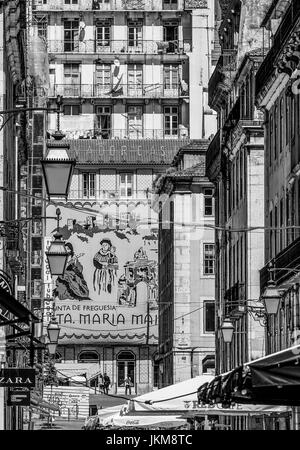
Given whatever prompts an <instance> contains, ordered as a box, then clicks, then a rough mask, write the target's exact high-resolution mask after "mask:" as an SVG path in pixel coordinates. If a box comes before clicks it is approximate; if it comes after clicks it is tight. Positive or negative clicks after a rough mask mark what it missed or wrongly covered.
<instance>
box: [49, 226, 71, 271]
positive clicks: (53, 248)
mask: <svg viewBox="0 0 300 450" xmlns="http://www.w3.org/2000/svg"><path fill="white" fill-rule="evenodd" d="M61 238H62V235H61V234H60V233H55V235H54V241H52V242H51V244H50V247H49V250H48V251H47V252H45V255H46V256H47V259H48V264H49V269H50V273H51V275H52V276H53V275H60V276H62V275H63V274H64V272H65V268H66V264H67V259H68V256H69V253H68V251H67V249H66V246H65V242H64V241H63V240H62V239H61Z"/></svg>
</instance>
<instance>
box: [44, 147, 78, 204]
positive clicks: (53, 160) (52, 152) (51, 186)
mask: <svg viewBox="0 0 300 450" xmlns="http://www.w3.org/2000/svg"><path fill="white" fill-rule="evenodd" d="M68 150H69V145H66V144H59V143H55V144H48V154H47V157H46V158H45V159H42V160H41V164H42V169H43V174H44V180H45V185H46V191H47V195H48V198H49V199H50V197H65V198H66V199H67V197H68V193H69V188H70V183H71V178H72V174H73V170H74V166H75V164H76V160H75V159H70V158H69V155H68Z"/></svg>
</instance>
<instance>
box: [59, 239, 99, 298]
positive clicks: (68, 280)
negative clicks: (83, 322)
mask: <svg viewBox="0 0 300 450" xmlns="http://www.w3.org/2000/svg"><path fill="white" fill-rule="evenodd" d="M66 248H67V251H68V253H69V257H68V261H67V265H66V269H65V273H64V275H63V276H59V277H58V278H57V281H56V288H55V289H54V291H53V295H54V296H55V297H58V298H59V299H60V300H65V299H70V298H74V299H76V300H90V297H89V289H88V286H87V283H86V281H85V279H84V277H83V266H82V264H81V263H80V262H79V258H80V257H81V256H83V255H84V253H80V254H79V255H75V253H74V250H73V246H72V244H70V242H67V243H66Z"/></svg>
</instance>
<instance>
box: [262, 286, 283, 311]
mask: <svg viewBox="0 0 300 450" xmlns="http://www.w3.org/2000/svg"><path fill="white" fill-rule="evenodd" d="M261 299H262V301H263V302H264V305H265V309H266V313H267V314H268V315H271V314H277V312H278V308H279V304H280V300H281V295H280V293H279V291H278V289H277V287H276V284H275V282H274V281H273V280H269V281H268V284H267V286H266V289H265V290H264V293H263V294H262V296H261Z"/></svg>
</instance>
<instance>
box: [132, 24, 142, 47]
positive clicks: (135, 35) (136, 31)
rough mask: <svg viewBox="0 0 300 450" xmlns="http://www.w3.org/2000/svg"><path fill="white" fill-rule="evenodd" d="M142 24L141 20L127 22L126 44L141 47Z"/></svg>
mask: <svg viewBox="0 0 300 450" xmlns="http://www.w3.org/2000/svg"><path fill="white" fill-rule="evenodd" d="M142 35H143V24H142V22H133V21H129V22H128V46H129V47H139V48H141V47H142V38H143V36H142Z"/></svg>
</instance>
